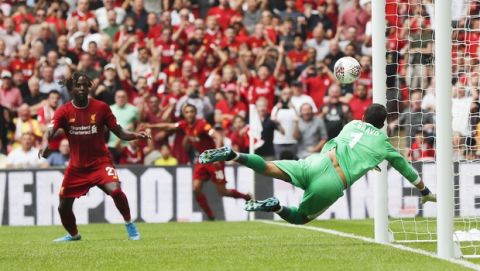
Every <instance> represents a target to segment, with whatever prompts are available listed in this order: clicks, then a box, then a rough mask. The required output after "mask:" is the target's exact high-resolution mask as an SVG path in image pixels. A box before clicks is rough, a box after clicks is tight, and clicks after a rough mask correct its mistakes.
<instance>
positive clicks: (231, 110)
mask: <svg viewBox="0 0 480 271" xmlns="http://www.w3.org/2000/svg"><path fill="white" fill-rule="evenodd" d="M225 97H226V98H225V99H223V100H221V101H219V102H218V103H217V105H216V106H215V122H217V123H220V124H221V125H222V126H223V128H224V129H227V130H229V129H230V126H231V125H232V120H233V119H234V118H235V117H236V116H241V117H243V118H246V117H247V106H246V105H245V104H244V103H243V102H241V101H239V100H238V95H237V89H236V87H235V85H228V86H227V88H226V89H225Z"/></svg>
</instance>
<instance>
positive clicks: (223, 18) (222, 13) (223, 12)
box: [207, 6, 238, 30]
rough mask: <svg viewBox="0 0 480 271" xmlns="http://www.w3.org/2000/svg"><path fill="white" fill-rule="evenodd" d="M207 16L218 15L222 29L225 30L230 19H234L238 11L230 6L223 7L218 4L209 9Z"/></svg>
mask: <svg viewBox="0 0 480 271" xmlns="http://www.w3.org/2000/svg"><path fill="white" fill-rule="evenodd" d="M207 16H215V17H217V22H218V24H219V25H220V27H221V28H222V30H225V29H227V28H228V26H229V25H230V21H231V20H232V17H234V16H238V13H237V12H236V11H235V10H233V9H231V8H229V7H227V8H224V9H223V8H221V7H219V6H217V7H213V8H211V9H209V10H208V13H207Z"/></svg>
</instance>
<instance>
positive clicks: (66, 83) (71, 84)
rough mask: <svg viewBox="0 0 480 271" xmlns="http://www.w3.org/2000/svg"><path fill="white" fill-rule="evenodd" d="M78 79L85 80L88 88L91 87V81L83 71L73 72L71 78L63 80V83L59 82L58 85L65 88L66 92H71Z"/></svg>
mask: <svg viewBox="0 0 480 271" xmlns="http://www.w3.org/2000/svg"><path fill="white" fill-rule="evenodd" d="M80 77H85V78H87V81H88V87H92V85H93V82H92V79H90V77H88V75H87V74H86V73H85V72H83V71H76V72H74V73H73V74H72V77H70V78H68V79H65V80H64V81H61V82H60V83H61V84H62V85H64V86H65V87H67V89H68V91H72V89H73V87H74V86H75V85H77V82H78V79H80Z"/></svg>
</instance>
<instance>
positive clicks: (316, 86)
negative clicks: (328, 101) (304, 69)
mask: <svg viewBox="0 0 480 271" xmlns="http://www.w3.org/2000/svg"><path fill="white" fill-rule="evenodd" d="M332 83H333V81H332V79H330V77H328V75H326V74H323V75H319V76H315V77H308V78H307V79H305V86H306V94H307V95H309V96H311V97H312V99H313V101H314V102H315V105H316V106H317V108H321V107H322V106H323V98H324V97H325V94H326V93H327V89H328V87H329V86H330V85H331V84H332Z"/></svg>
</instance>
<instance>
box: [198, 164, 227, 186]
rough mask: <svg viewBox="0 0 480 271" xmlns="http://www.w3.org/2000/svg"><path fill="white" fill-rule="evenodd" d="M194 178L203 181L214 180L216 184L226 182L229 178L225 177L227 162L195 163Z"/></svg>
mask: <svg viewBox="0 0 480 271" xmlns="http://www.w3.org/2000/svg"><path fill="white" fill-rule="evenodd" d="M193 179H194V180H202V181H208V180H212V182H214V183H216V184H226V183H227V180H226V179H225V163H224V162H217V163H213V164H199V163H195V165H194V166H193Z"/></svg>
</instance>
